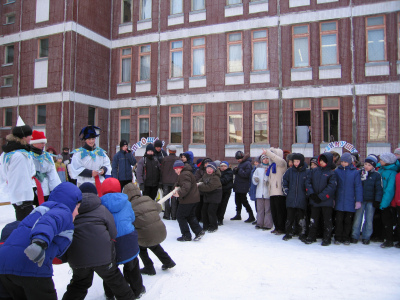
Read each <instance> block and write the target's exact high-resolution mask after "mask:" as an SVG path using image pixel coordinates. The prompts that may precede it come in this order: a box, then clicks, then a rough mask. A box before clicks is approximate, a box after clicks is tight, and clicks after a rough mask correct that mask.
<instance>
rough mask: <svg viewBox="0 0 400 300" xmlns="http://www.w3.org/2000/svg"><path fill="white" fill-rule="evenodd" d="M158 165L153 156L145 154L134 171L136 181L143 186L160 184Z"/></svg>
mask: <svg viewBox="0 0 400 300" xmlns="http://www.w3.org/2000/svg"><path fill="white" fill-rule="evenodd" d="M160 173H161V169H160V163H159V162H158V160H157V158H155V156H154V155H151V156H148V155H147V154H145V155H144V156H143V157H142V158H141V159H140V160H139V163H138V166H137V169H136V180H137V182H138V183H139V184H142V183H144V185H145V186H158V185H159V183H160Z"/></svg>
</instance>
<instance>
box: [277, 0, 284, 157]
mask: <svg viewBox="0 0 400 300" xmlns="http://www.w3.org/2000/svg"><path fill="white" fill-rule="evenodd" d="M277 14H278V68H279V87H278V101H279V148H280V149H283V98H282V27H281V20H280V15H281V4H280V0H278V2H277Z"/></svg>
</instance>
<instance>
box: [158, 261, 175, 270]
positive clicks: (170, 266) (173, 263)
mask: <svg viewBox="0 0 400 300" xmlns="http://www.w3.org/2000/svg"><path fill="white" fill-rule="evenodd" d="M175 266H176V263H175V262H174V261H173V260H172V259H171V262H170V263H169V264H165V265H162V266H161V269H162V270H163V271H165V270H168V269H171V268H173V267H175Z"/></svg>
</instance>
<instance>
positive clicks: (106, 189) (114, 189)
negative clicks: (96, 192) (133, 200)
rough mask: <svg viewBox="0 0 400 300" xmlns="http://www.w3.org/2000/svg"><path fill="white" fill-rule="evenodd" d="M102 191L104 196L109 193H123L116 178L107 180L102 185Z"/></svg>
mask: <svg viewBox="0 0 400 300" xmlns="http://www.w3.org/2000/svg"><path fill="white" fill-rule="evenodd" d="M101 191H102V192H103V195H106V194H108V193H121V184H120V183H119V180H118V179H116V178H112V177H110V178H107V179H106V180H104V181H103V183H102V184H101Z"/></svg>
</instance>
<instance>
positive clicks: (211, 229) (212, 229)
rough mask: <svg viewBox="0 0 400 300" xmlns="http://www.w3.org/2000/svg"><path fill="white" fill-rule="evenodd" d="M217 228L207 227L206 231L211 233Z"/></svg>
mask: <svg viewBox="0 0 400 300" xmlns="http://www.w3.org/2000/svg"><path fill="white" fill-rule="evenodd" d="M217 230H218V228H210V229H208V231H207V232H208V233H213V232H216V231H217Z"/></svg>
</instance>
